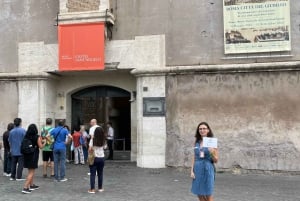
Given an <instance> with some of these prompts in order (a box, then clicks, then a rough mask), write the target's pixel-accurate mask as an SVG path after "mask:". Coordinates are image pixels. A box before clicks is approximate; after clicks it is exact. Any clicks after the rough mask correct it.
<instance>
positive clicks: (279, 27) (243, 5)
mask: <svg viewBox="0 0 300 201" xmlns="http://www.w3.org/2000/svg"><path fill="white" fill-rule="evenodd" d="M223 15H224V16H223V17H224V47H225V54H237V53H256V52H275V51H290V50H291V37H290V35H291V34H290V1H289V0H223Z"/></svg>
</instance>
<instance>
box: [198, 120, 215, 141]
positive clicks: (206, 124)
mask: <svg viewBox="0 0 300 201" xmlns="http://www.w3.org/2000/svg"><path fill="white" fill-rule="evenodd" d="M201 125H205V126H206V127H207V128H208V130H209V132H208V133H207V137H213V136H214V134H213V132H212V130H211V128H210V127H209V125H208V123H206V122H201V123H199V124H198V126H197V128H196V134H195V138H196V140H195V143H196V142H201V141H202V136H201V135H200V132H199V126H201Z"/></svg>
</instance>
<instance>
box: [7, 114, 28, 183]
mask: <svg viewBox="0 0 300 201" xmlns="http://www.w3.org/2000/svg"><path fill="white" fill-rule="evenodd" d="M21 124H22V119H21V118H15V119H14V125H15V127H14V128H13V129H12V130H11V131H10V132H9V136H8V142H9V145H10V153H11V176H10V180H11V181H14V180H17V181H22V180H24V179H22V174H23V163H24V159H23V155H22V153H21V150H20V148H21V143H22V141H23V138H24V136H25V133H26V131H25V129H24V128H22V127H21Z"/></svg>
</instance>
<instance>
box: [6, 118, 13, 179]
mask: <svg viewBox="0 0 300 201" xmlns="http://www.w3.org/2000/svg"><path fill="white" fill-rule="evenodd" d="M13 128H14V124H13V123H9V124H8V125H7V130H6V131H5V132H4V133H3V145H4V164H3V170H4V171H3V176H7V177H10V172H11V156H10V146H9V142H8V136H9V131H11V130H12V129H13Z"/></svg>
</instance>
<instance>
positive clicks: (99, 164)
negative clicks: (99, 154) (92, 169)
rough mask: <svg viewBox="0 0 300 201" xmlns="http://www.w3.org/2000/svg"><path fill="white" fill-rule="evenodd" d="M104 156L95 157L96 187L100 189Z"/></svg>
mask: <svg viewBox="0 0 300 201" xmlns="http://www.w3.org/2000/svg"><path fill="white" fill-rule="evenodd" d="M103 168H104V158H97V174H98V189H99V190H102V189H103V187H102V184H103Z"/></svg>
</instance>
